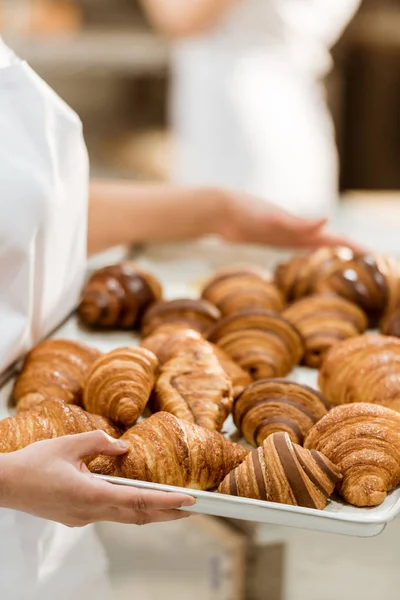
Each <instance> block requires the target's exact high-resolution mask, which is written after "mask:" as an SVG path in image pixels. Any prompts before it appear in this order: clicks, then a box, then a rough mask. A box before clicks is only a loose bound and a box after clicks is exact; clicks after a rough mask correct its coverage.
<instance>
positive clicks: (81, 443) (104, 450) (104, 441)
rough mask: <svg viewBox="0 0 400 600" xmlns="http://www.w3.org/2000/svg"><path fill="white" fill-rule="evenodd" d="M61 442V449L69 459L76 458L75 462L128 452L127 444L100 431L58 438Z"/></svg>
mask: <svg viewBox="0 0 400 600" xmlns="http://www.w3.org/2000/svg"><path fill="white" fill-rule="evenodd" d="M61 440H62V445H63V449H64V450H65V452H67V453H68V456H69V458H76V459H77V460H82V459H83V458H85V457H87V456H94V455H97V454H104V455H105V456H118V455H119V454H124V453H125V452H127V451H128V450H129V444H127V443H126V442H124V441H123V440H116V439H114V438H112V437H110V436H109V435H107V434H106V433H105V431H101V430H97V431H90V432H88V433H80V434H78V435H68V436H65V437H64V438H60V441H61Z"/></svg>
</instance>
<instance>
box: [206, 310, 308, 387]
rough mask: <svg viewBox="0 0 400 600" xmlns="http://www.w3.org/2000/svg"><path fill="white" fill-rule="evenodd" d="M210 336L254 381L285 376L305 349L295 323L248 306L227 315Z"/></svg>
mask: <svg viewBox="0 0 400 600" xmlns="http://www.w3.org/2000/svg"><path fill="white" fill-rule="evenodd" d="M208 339H209V341H211V342H213V343H215V344H217V346H218V347H219V348H221V349H222V350H224V352H226V354H228V355H229V356H230V357H231V359H232V360H233V361H234V362H236V363H237V364H238V365H239V366H240V367H242V369H244V370H245V371H247V372H248V373H249V374H250V375H251V377H252V378H253V379H255V380H256V379H264V378H276V377H284V376H285V375H287V374H288V373H290V371H291V370H292V369H293V367H294V366H295V365H297V364H299V362H300V361H301V359H302V356H303V349H304V348H303V340H302V337H301V335H300V333H299V332H298V330H297V329H296V327H295V326H294V325H292V324H291V323H290V322H289V321H288V320H287V319H285V318H283V317H282V316H280V315H278V314H276V313H271V312H268V311H265V310H262V309H245V310H242V311H240V312H238V313H236V314H234V315H230V316H228V317H224V318H223V319H221V321H219V322H218V323H217V325H216V326H215V327H214V328H213V329H212V330H211V332H210V334H209V336H208Z"/></svg>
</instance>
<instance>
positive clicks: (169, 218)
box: [88, 181, 226, 253]
mask: <svg viewBox="0 0 400 600" xmlns="http://www.w3.org/2000/svg"><path fill="white" fill-rule="evenodd" d="M225 202H226V200H225V196H224V194H223V193H222V192H220V191H218V190H211V189H206V188H204V189H195V190H192V189H181V188H173V187H171V186H163V185H151V184H149V185H141V184H134V183H132V182H129V181H127V182H124V181H95V182H92V185H91V194H90V202H89V222H88V251H89V253H93V252H101V251H102V250H105V249H107V248H110V247H112V246H117V245H129V244H134V243H143V242H161V241H181V240H186V239H192V238H198V237H201V236H203V235H208V234H215V233H218V232H219V227H220V222H221V219H222V218H223V213H224V207H225Z"/></svg>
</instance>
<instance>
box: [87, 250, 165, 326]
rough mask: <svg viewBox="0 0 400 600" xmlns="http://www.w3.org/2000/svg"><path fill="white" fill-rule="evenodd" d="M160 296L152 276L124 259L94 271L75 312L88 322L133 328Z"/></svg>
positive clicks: (97, 324) (156, 283)
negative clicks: (121, 261)
mask: <svg viewBox="0 0 400 600" xmlns="http://www.w3.org/2000/svg"><path fill="white" fill-rule="evenodd" d="M161 298H162V289H161V286H160V284H159V282H158V281H157V280H156V279H155V277H153V275H151V274H150V273H147V272H146V271H144V270H142V269H140V268H139V267H137V266H136V265H135V264H134V263H132V262H128V261H126V262H123V263H120V264H117V265H110V266H108V267H104V268H102V269H100V270H98V271H96V272H95V273H93V275H92V276H91V277H90V279H89V281H88V282H87V284H86V286H85V288H84V290H83V292H82V298H81V303H80V305H79V309H78V313H79V316H80V317H81V319H82V321H83V322H84V323H86V324H88V325H92V326H97V327H105V328H117V329H133V328H134V327H136V326H137V325H138V323H139V322H140V319H141V317H142V315H143V313H144V311H145V310H146V309H147V308H148V307H149V306H150V305H151V304H153V302H155V301H156V300H160V299H161Z"/></svg>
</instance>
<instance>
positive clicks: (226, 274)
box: [202, 267, 284, 316]
mask: <svg viewBox="0 0 400 600" xmlns="http://www.w3.org/2000/svg"><path fill="white" fill-rule="evenodd" d="M202 298H204V299H205V300H208V301H209V302H212V303H213V304H215V306H217V308H219V310H220V311H221V313H222V315H224V316H226V315H231V314H234V313H236V312H238V311H240V310H243V309H246V308H262V309H265V310H271V311H274V312H280V311H281V310H282V309H283V307H284V302H283V297H282V294H281V292H280V291H279V289H278V288H277V286H276V285H275V283H274V282H273V281H272V280H271V276H270V274H269V273H268V272H267V271H264V270H263V269H257V268H255V267H235V268H230V269H224V270H222V271H219V272H218V273H216V274H215V275H214V277H212V279H211V280H210V281H209V282H208V283H207V284H206V285H205V287H204V289H203V291H202Z"/></svg>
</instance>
